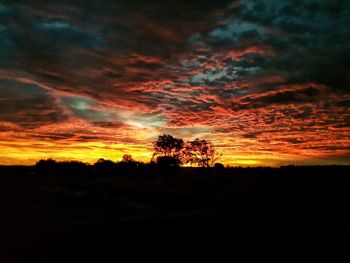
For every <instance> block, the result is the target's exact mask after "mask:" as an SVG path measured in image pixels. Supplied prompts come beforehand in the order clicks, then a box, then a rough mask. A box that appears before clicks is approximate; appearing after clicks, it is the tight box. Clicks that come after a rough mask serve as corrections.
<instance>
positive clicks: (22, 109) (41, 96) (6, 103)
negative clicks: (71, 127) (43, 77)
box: [0, 80, 67, 128]
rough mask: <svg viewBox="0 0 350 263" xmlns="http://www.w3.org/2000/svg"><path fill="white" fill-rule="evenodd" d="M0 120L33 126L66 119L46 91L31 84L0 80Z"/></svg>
mask: <svg viewBox="0 0 350 263" xmlns="http://www.w3.org/2000/svg"><path fill="white" fill-rule="evenodd" d="M0 102H1V103H0V121H4V122H11V123H14V124H16V125H19V126H22V127H24V128H35V127H39V126H43V125H47V124H53V123H57V122H61V121H64V120H66V119H67V117H66V116H65V115H64V113H63V111H62V109H61V108H60V107H59V106H58V105H57V103H56V102H55V99H54V97H52V96H51V95H50V94H49V93H48V92H47V91H45V90H43V89H41V88H40V87H38V86H35V85H33V84H23V83H19V82H14V81H9V80H0Z"/></svg>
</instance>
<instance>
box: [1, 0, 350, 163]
mask: <svg viewBox="0 0 350 263" xmlns="http://www.w3.org/2000/svg"><path fill="white" fill-rule="evenodd" d="M349 25H350V1H338V0H332V1H329V0H324V1H322V0H278V1H273V0H262V1H258V0H256V1H254V0H246V1H244V0H241V1H238V0H237V1H226V0H215V1H213V0H192V1H189V0H176V1H170V0H169V1H141V0H113V1H112V0H109V1H108V0H107V1H104V0H98V1H97V0H89V1H87V0H69V1H68V0H60V1H59V0H52V1H51V0H50V1H47V0H46V1H40V0H25V1H16V0H11V1H3V0H0V164H33V163H35V162H36V161H37V160H38V159H41V158H45V159H46V158H49V157H51V158H54V159H56V160H72V159H74V160H80V161H84V162H90V163H94V162H95V161H96V160H97V159H98V158H101V157H102V158H105V159H111V160H114V161H116V160H119V159H120V158H121V156H122V155H123V154H126V153H129V154H132V155H133V157H134V158H135V159H137V160H140V161H149V160H150V158H151V155H152V142H153V141H154V140H156V138H157V136H158V135H160V134H164V133H166V134H172V135H173V136H175V137H178V138H183V139H184V140H185V141H186V140H190V139H195V138H197V137H198V138H203V139H207V140H210V141H212V142H213V143H214V144H215V145H216V146H217V148H218V149H219V150H220V151H222V153H223V157H222V159H221V162H223V163H225V164H228V165H242V166H256V165H264V166H278V165H286V164H350V110H349V109H350V89H349V87H350V26H349Z"/></svg>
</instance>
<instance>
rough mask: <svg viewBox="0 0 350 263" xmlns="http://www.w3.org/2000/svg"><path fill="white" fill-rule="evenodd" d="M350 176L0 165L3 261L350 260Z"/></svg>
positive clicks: (345, 170)
mask: <svg viewBox="0 0 350 263" xmlns="http://www.w3.org/2000/svg"><path fill="white" fill-rule="evenodd" d="M349 172H350V169H349V167H304V168H298V167H289V168H280V169H267V168H264V169H198V168H197V169H190V168H188V169H186V168H184V169H175V168H173V169H170V170H169V171H168V170H162V171H159V170H158V171H157V170H152V169H147V168H139V169H133V170H127V171H123V170H118V171H115V173H111V172H110V171H109V173H105V174H104V173H103V172H101V171H85V172H84V173H81V171H77V173H72V172H71V171H70V173H71V174H70V173H66V174H65V173H62V172H60V173H58V174H55V173H52V174H50V172H49V171H48V172H47V174H42V173H41V174H37V173H36V172H35V169H34V168H32V167H2V168H1V171H0V173H1V175H0V200H1V201H0V242H1V244H0V262H111V261H112V262H117V260H118V259H120V258H125V257H127V258H140V259H144V260H145V259H146V258H151V259H154V258H162V259H163V260H164V261H165V262H167V261H169V260H171V259H174V258H176V259H180V260H182V259H184V260H185V259H197V260H199V259H203V258H208V259H209V258H213V259H215V262H221V261H223V260H220V259H221V258H222V259H223V258H228V259H227V260H225V261H227V262H229V261H231V262H233V261H235V260H238V261H239V262H241V261H242V260H243V259H244V260H245V261H247V260H248V259H257V260H259V261H260V260H262V259H277V260H279V261H280V262H285V261H294V262H295V261H305V260H308V261H316V262H320V261H327V262H349V261H348V260H349V254H350V252H348V251H349V244H350V242H349V241H350V202H349V201H350V177H349V176H350V173H349ZM79 173H81V174H79Z"/></svg>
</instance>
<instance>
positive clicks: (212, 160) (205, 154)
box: [35, 134, 223, 170]
mask: <svg viewBox="0 0 350 263" xmlns="http://www.w3.org/2000/svg"><path fill="white" fill-rule="evenodd" d="M153 148H154V152H153V154H152V158H151V161H150V163H148V164H146V163H143V162H139V161H136V160H134V159H133V157H132V155H130V154H124V155H123V157H122V160H121V161H119V162H113V161H111V160H106V159H103V158H100V159H99V160H97V162H96V163H95V164H94V165H93V166H94V167H96V168H98V169H105V170H106V169H107V170H112V169H114V168H124V169H130V168H133V167H134V168H135V167H144V166H147V165H150V166H154V165H156V166H160V167H178V166H180V165H191V166H198V167H214V166H215V167H223V165H222V164H220V163H217V161H218V160H219V158H220V157H221V156H222V154H221V153H220V152H218V151H217V150H216V148H215V147H214V145H213V144H212V143H211V142H210V141H207V140H204V139H198V138H197V139H195V140H192V141H188V142H184V141H183V139H179V138H175V137H173V136H172V135H170V134H163V135H160V136H158V139H157V140H156V141H154V142H153ZM88 165H89V164H87V163H83V162H79V161H64V162H57V161H55V160H53V159H51V158H49V159H47V160H40V161H38V162H37V163H36V165H35V166H36V168H38V169H39V170H40V169H44V170H45V169H47V168H53V169H62V170H69V169H72V170H79V169H84V167H86V166H88Z"/></svg>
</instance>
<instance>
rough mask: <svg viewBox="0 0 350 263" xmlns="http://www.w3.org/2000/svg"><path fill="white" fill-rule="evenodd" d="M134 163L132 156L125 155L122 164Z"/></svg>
mask: <svg viewBox="0 0 350 263" xmlns="http://www.w3.org/2000/svg"><path fill="white" fill-rule="evenodd" d="M133 161H134V159H133V158H132V155H131V154H124V155H123V157H122V162H125V163H130V162H133Z"/></svg>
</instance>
